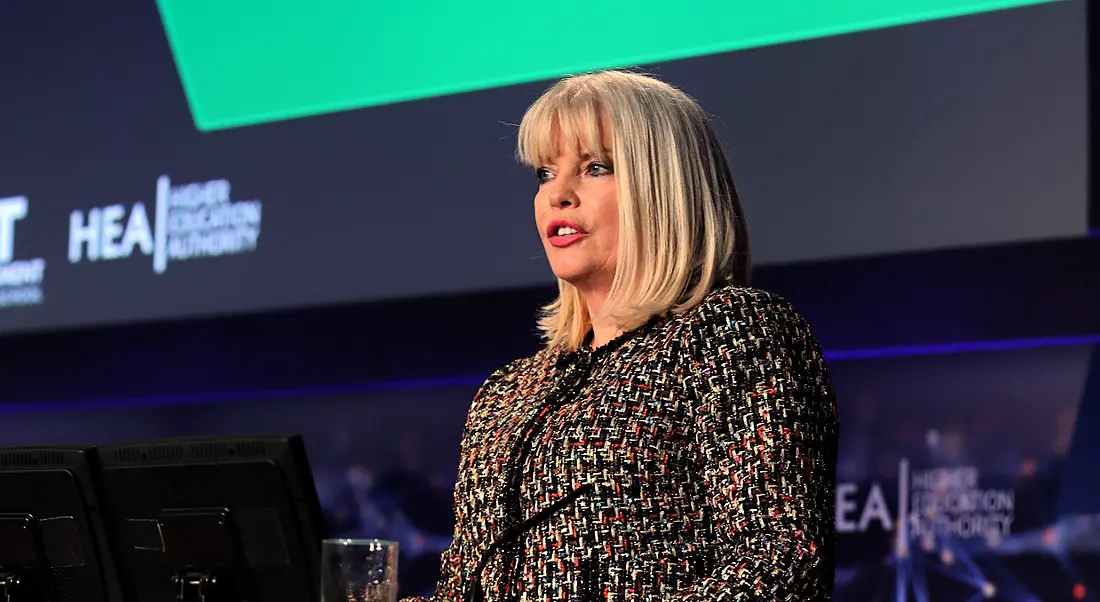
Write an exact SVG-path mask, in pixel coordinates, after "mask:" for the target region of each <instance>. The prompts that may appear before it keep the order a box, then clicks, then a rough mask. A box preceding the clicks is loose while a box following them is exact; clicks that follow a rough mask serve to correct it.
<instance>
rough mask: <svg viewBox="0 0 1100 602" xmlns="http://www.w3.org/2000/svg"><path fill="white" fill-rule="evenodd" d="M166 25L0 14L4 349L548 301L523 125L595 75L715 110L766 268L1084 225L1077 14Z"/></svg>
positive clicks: (388, 14) (740, 14)
mask: <svg viewBox="0 0 1100 602" xmlns="http://www.w3.org/2000/svg"><path fill="white" fill-rule="evenodd" d="M159 4H160V6H159V8H160V10H158V3H157V2H155V1H154V0H114V2H113V3H112V5H111V6H112V8H111V10H104V9H103V8H102V6H100V5H98V4H96V3H90V2H83V1H79V0H39V1H35V2H5V3H0V56H6V57H18V60H5V61H0V90H2V91H3V94H2V95H0V107H2V108H3V110H0V137H2V139H3V142H4V143H3V144H2V145H0V166H2V167H0V334H2V333H9V332H15V331H25V330H33V329H51V328H59V327H69V326H82V325H95V324H106V323H121V322H133V321H142V320H150V319H161V318H175V317H181V316H194V315H210V314H221V313H227V312H250V311H258V310H264V309H270V308H287V307H305V306H316V305H323V304H330V303H344V302H356V301H365V300H376V299H393V298H406V297H410V296H421V295H444V294H455V293H461V292H468V291H478V290H490V289H503V288H513V287H524V286H533V285H542V284H550V283H552V278H551V274H550V272H549V271H548V269H547V267H546V263H545V260H544V258H543V257H542V248H541V245H540V243H539V240H538V236H537V233H536V232H535V228H534V226H533V220H532V217H531V216H532V213H531V199H532V197H533V196H534V193H535V190H536V180H535V177H534V175H533V173H532V172H531V170H529V169H526V168H522V167H519V166H516V165H514V162H513V159H512V155H513V152H514V142H515V140H514V138H515V130H516V126H515V124H516V123H517V122H518V121H519V119H520V117H521V116H522V113H523V110H524V108H525V107H526V106H527V105H528V104H529V103H530V102H531V101H533V100H534V99H535V98H536V97H537V95H538V94H539V93H540V92H541V91H542V90H543V89H545V87H546V86H547V85H548V83H549V79H550V78H553V77H555V76H557V75H561V74H564V73H567V72H573V71H581V70H584V69H588V68H596V67H600V66H631V65H640V67H641V68H642V69H644V70H646V71H650V72H653V73H655V74H657V75H659V76H661V77H663V78H665V79H667V80H668V81H669V82H671V83H673V84H675V85H678V86H680V87H682V88H684V89H685V90H687V91H689V92H690V93H691V94H693V95H694V96H696V97H697V98H698V100H699V101H700V102H701V103H702V105H703V106H704V107H705V108H706V110H707V111H709V112H710V113H711V114H713V116H714V120H715V124H716V127H717V130H718V132H719V135H720V137H721V138H722V140H723V142H724V143H725V145H726V147H727V148H728V150H729V156H730V160H731V162H732V166H733V169H734V171H735V174H736V177H737V179H738V182H739V184H740V191H741V194H742V196H743V197H744V203H745V207H746V211H747V213H748V221H749V224H750V229H751V230H752V232H753V240H754V247H755V249H754V256H755V259H756V260H757V261H758V262H759V263H761V264H776V263H786V262H794V261H803V260H813V259H832V258H839V257H850V256H862V255H876V254H883V253H892V252H900V251H914V250H927V249H941V248H949V247H961V246H971V245H985V244H994V243H1005V242H1015V241H1022V240H1043V239H1050V238H1060V237H1073V236H1083V235H1085V233H1086V231H1087V203H1086V181H1087V160H1086V159H1087V153H1086V143H1087V127H1086V126H1087V103H1086V96H1087V95H1086V82H1087V77H1086V73H1087V69H1086V62H1085V57H1086V43H1085V42H1086V35H1085V31H1086V29H1085V19H1084V15H1085V2H1084V0H1058V1H1054V2H1039V3H1033V2H1032V1H1031V0H1000V1H998V0H994V1H992V2H975V1H970V0H891V1H890V2H868V1H865V2H846V1H841V0H814V1H813V2H808V1H806V0H784V1H783V2H777V1H776V0H769V1H766V2H765V1H763V0H760V1H755V2H749V1H742V2H698V1H694V0H692V1H691V2H688V3H687V4H686V5H685V7H684V8H680V7H679V5H677V9H676V10H675V11H674V14H672V15H669V14H667V12H668V10H669V9H668V6H670V5H668V4H667V3H664V2H644V3H642V4H638V3H637V2H636V1H634V2H630V3H629V4H630V5H631V8H623V9H616V8H615V7H616V6H621V3H612V4H611V5H608V4H607V3H605V4H602V5H600V7H598V8H593V7H590V6H588V5H583V6H582V7H577V8H576V14H589V13H590V12H591V11H592V10H597V11H600V12H599V14H602V15H615V16H614V17H611V16H609V17H608V18H593V19H591V20H589V19H584V18H579V19H566V20H564V21H563V18H564V17H562V15H565V14H570V9H569V8H567V6H568V4H566V5H560V6H558V5H556V6H558V8H557V9H556V12H552V13H545V12H542V11H539V10H535V9H532V10H531V11H528V10H527V9H526V8H525V9H524V11H523V13H522V15H517V14H516V13H515V12H514V11H515V9H514V6H518V4H515V3H507V2H503V3H502V2H500V1H499V0H482V1H481V2H465V3H461V2H460V3H454V2H443V1H437V2H435V3H434V5H433V3H432V2H428V3H427V4H424V3H421V2H415V3H401V2H397V3H393V2H390V3H385V2H382V3H376V2H367V3H363V2H325V3H319V4H317V5H316V6H315V7H307V5H306V4H302V3H297V2H295V3H286V2H275V3H272V2H262V3H255V2H243V3H242V2H218V1H200V0H162V1H161V2H160V3H159ZM406 4H407V5H408V6H407V7H406ZM254 5H262V6H263V8H260V9H255V10H251V9H250V7H252V6H254ZM376 5H377V6H376ZM504 5H507V6H512V7H513V8H512V9H509V11H510V12H509V11H506V12H501V13H498V12H494V9H499V8H500V7H501V6H504ZM809 5H812V7H813V8H812V9H810V8H806V7H807V6H809ZM702 6H707V7H714V8H713V9H708V10H703V9H702V8H700V7H702ZM303 7H306V8H303ZM454 7H461V8H457V9H456V8H454ZM994 9H997V10H994ZM341 10H343V11H344V12H343V13H341V12H340V11H341ZM454 10H458V11H463V14H467V15H470V17H464V18H462V19H451V18H449V17H448V16H447V15H448V14H450V13H449V12H448V11H454ZM287 11H291V12H290V13H288V12H287ZM784 11H786V12H784ZM472 15H477V16H476V17H472ZM950 15H956V16H950ZM433 19H440V21H438V22H437V21H435V20H433ZM620 19H624V20H621V21H620ZM578 21H579V23H578ZM288 22H289V23H293V27H291V28H290V29H287V27H284V25H285V23H288ZM333 23H335V24H336V25H332V24H333ZM166 26H167V27H166ZM586 27H598V28H605V27H606V28H609V29H608V35H606V36H596V37H595V38H593V37H592V36H589V37H587V38H585V36H584V33H583V32H584V31H585V29H584V28H586ZM655 27H659V28H661V35H652V36H649V35H644V34H639V32H640V31H642V32H644V31H648V30H652V28H655ZM571 28H572V29H571ZM577 28H580V29H577ZM559 30H561V31H563V32H564V33H563V35H557V33H558V32H559ZM547 32H550V33H549V34H548V33H547ZM456 37H457V38H458V39H461V40H463V43H462V44H460V45H450V46H447V45H446V41H447V40H453V39H455V38H456ZM580 38H585V39H588V40H589V42H586V43H584V44H577V43H576V40H577V39H580ZM467 40H477V44H468V43H465V42H466V41H467ZM690 40H694V41H696V42H698V43H700V44H702V45H701V46H699V47H692V46H690V45H685V43H686V41H690ZM275 41H278V46H277V47H276V48H272V47H271V46H270V44H272V43H273V42H275ZM381 47H385V48H389V49H391V50H392V51H393V52H392V53H386V54H379V51H378V50H377V49H378V48H381ZM502 47H509V48H513V50H512V51H509V52H506V53H501V52H496V53H493V52H491V51H492V49H499V48H502ZM443 48H446V49H447V50H446V51H445V52H444V51H443ZM410 49H413V50H415V52H413V51H412V50H410ZM486 49H487V50H488V51H489V55H488V56H483V55H480V54H478V52H482V51H483V50H486ZM576 52H581V55H577V54H575V53H576ZM402 65H404V66H405V68H404V69H399V72H398V73H393V72H390V71H387V70H388V69H391V68H399V67H401V66H402ZM274 90H278V91H277V92H276V91H274Z"/></svg>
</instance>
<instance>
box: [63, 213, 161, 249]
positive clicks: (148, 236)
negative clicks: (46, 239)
mask: <svg viewBox="0 0 1100 602" xmlns="http://www.w3.org/2000/svg"><path fill="white" fill-rule="evenodd" d="M136 248H140V249H141V252H142V253H144V254H146V255H148V254H150V253H152V252H153V227H152V226H151V225H150V223H149V213H148V212H147V211H146V210H145V204H144V203H134V206H133V207H131V208H130V212H129V215H127V212H126V206H125V205H110V206H108V207H99V208H95V209H90V210H88V219H87V222H85V219H84V214H83V213H82V212H80V211H73V212H72V213H71V214H69V262H71V263H78V262H79V261H80V260H81V259H83V258H84V257H85V256H86V257H87V259H88V260H89V261H96V260H99V259H103V260H111V259H121V258H124V257H129V256H130V255H132V254H133V252H134V249H136ZM85 251H86V254H85Z"/></svg>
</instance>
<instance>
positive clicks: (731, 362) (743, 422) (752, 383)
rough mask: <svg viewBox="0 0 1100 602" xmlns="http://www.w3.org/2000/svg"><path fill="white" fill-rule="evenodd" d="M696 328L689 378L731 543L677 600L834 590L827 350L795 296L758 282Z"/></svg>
mask: <svg viewBox="0 0 1100 602" xmlns="http://www.w3.org/2000/svg"><path fill="white" fill-rule="evenodd" d="M727 301H728V302H727ZM695 326H696V332H695V333H694V334H693V336H692V339H694V343H693V352H692V353H691V356H692V360H691V361H690V365H688V366H687V367H686V369H685V374H684V378H685V381H686V384H688V386H689V387H691V388H693V389H694V390H695V391H696V392H697V394H698V396H699V397H698V398H699V403H698V405H696V406H695V408H696V409H695V413H694V415H693V419H694V424H693V429H692V430H693V432H694V442H695V444H696V445H698V446H699V448H700V449H701V450H702V458H703V462H704V470H705V476H706V483H707V500H706V505H707V508H708V510H709V513H710V515H711V516H712V517H713V519H712V520H713V522H714V529H715V532H716V534H717V535H718V537H719V538H721V540H723V541H724V543H725V545H724V546H722V549H723V550H725V552H724V554H723V557H721V558H718V559H715V560H716V564H715V565H714V568H713V571H712V572H711V574H710V575H709V576H708V577H705V578H704V579H702V580H700V581H699V582H698V583H697V584H695V585H694V586H693V587H692V588H690V589H689V590H686V591H683V592H680V593H679V596H678V597H677V598H675V600H676V602H702V601H704V600H705V601H707V602H725V601H734V600H736V601H738V602H749V601H757V600H759V601H761V602H763V601H765V600H766V601H768V602H776V601H787V600H789V601H794V600H799V601H805V600H824V599H828V597H829V595H830V593H831V591H832V586H833V570H834V567H833V543H834V538H835V523H834V520H835V519H834V508H833V506H834V504H835V479H836V477H835V465H836V448H837V437H838V425H837V414H836V405H835V400H834V397H833V393H832V390H831V385H830V384H829V377H828V374H827V371H826V368H825V362H824V359H823V357H822V354H821V350H820V348H819V347H818V345H817V343H816V342H815V341H814V338H813V335H812V334H811V332H810V329H809V327H808V326H807V324H806V323H805V321H804V320H803V319H802V317H801V316H799V315H798V313H797V312H796V311H795V310H794V309H793V308H792V307H791V306H790V305H789V304H788V303H786V302H785V301H784V300H782V299H781V298H779V297H778V296H775V295H771V294H768V293H762V292H759V291H746V290H742V291H741V292H740V293H738V294H736V295H734V296H733V297H732V298H730V299H728V300H725V301H724V302H723V303H721V304H720V306H718V307H715V308H714V309H713V311H711V312H710V313H705V314H704V316H703V319H702V320H700V321H699V322H698V323H697V324H696V325H695Z"/></svg>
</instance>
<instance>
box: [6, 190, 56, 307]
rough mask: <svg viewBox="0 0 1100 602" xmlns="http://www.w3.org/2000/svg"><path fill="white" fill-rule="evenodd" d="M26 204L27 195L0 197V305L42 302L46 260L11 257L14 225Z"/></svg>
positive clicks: (23, 211) (12, 253) (21, 215)
mask: <svg viewBox="0 0 1100 602" xmlns="http://www.w3.org/2000/svg"><path fill="white" fill-rule="evenodd" d="M29 208H30V203H29V202H28V201H27V197H23V196H16V197H9V198H4V199H0V308H5V307H17V306H27V305H38V304H40V303H42V281H43V280H44V279H45V277H46V260H45V259H42V258H36V259H16V258H15V241H16V238H15V226H16V225H17V223H18V222H19V221H20V220H22V219H23V218H25V217H27V211H28V210H29Z"/></svg>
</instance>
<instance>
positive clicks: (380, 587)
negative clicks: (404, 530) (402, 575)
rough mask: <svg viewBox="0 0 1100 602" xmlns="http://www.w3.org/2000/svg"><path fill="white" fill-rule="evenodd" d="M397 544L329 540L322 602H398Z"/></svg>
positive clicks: (325, 548) (324, 547)
mask: <svg viewBox="0 0 1100 602" xmlns="http://www.w3.org/2000/svg"><path fill="white" fill-rule="evenodd" d="M397 554H398V548H397V542H394V541H383V540H380V539H326V540H324V542H323V543H322V550H321V602H396V601H397Z"/></svg>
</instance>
